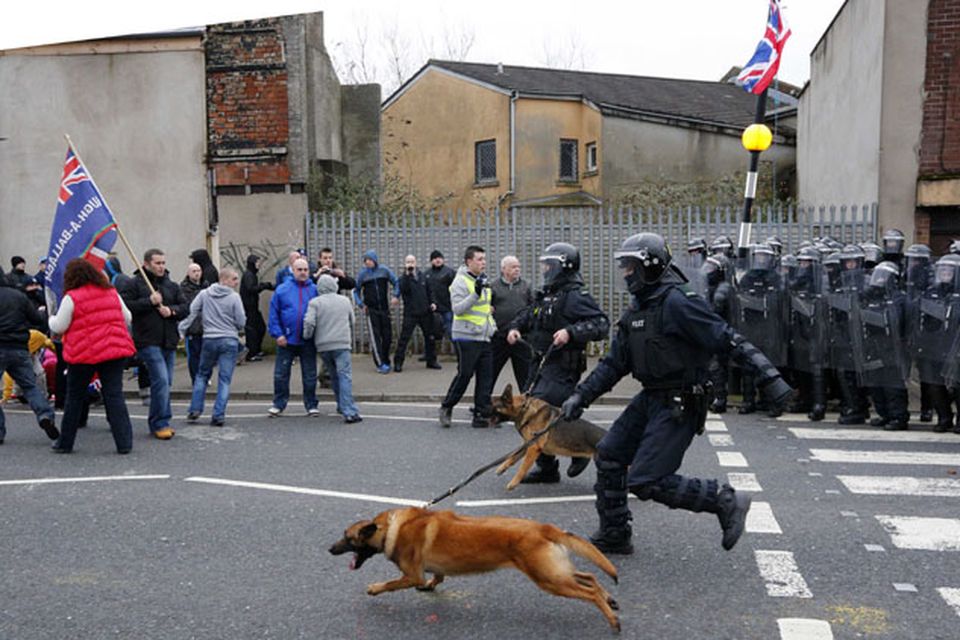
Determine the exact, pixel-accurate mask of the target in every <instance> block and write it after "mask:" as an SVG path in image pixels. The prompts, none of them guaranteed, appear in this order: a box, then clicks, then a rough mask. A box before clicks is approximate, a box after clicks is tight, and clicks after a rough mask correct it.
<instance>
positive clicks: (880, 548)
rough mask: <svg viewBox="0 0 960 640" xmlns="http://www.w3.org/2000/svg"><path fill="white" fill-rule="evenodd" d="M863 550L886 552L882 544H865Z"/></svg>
mask: <svg viewBox="0 0 960 640" xmlns="http://www.w3.org/2000/svg"><path fill="white" fill-rule="evenodd" d="M863 548H864V549H866V550H867V551H886V549H884V548H883V545H882V544H865V545H863Z"/></svg>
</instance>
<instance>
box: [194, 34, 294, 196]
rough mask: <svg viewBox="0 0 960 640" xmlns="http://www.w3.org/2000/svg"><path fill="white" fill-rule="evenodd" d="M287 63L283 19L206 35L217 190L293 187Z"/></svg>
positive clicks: (209, 127)
mask: <svg viewBox="0 0 960 640" xmlns="http://www.w3.org/2000/svg"><path fill="white" fill-rule="evenodd" d="M285 57H286V56H285V52H284V42H283V32H282V29H281V23H280V19H279V18H269V19H264V20H251V21H247V22H239V23H228V24H219V25H213V26H211V27H209V28H208V29H207V40H206V67H207V68H206V73H207V118H208V122H207V137H208V149H209V153H210V160H211V162H212V163H213V167H214V170H215V172H216V181H217V185H218V187H246V186H266V185H285V184H287V183H289V182H290V166H289V163H288V152H289V137H290V131H289V127H290V125H289V113H288V103H289V100H288V93H287V78H288V69H287V63H286V59H285Z"/></svg>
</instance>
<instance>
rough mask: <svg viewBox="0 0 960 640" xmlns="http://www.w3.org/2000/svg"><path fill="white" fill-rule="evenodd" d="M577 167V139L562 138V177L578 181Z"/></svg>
mask: <svg viewBox="0 0 960 640" xmlns="http://www.w3.org/2000/svg"><path fill="white" fill-rule="evenodd" d="M578 177H579V175H578V169H577V141H576V140H566V139H563V138H561V139H560V179H561V180H564V181H572V182H576V181H577V179H578Z"/></svg>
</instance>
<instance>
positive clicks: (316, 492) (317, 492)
mask: <svg viewBox="0 0 960 640" xmlns="http://www.w3.org/2000/svg"><path fill="white" fill-rule="evenodd" d="M184 480H185V481H186V482H202V483H206V484H218V485H227V486H231V487H244V488H247V489H266V490H267V491H283V492H286V493H301V494H305V495H310V496H324V497H327V498H344V499H347V500H362V501H365V502H382V503H384V504H398V505H402V506H407V507H422V506H425V505H426V502H424V501H423V500H407V499H405V498H390V497H386V496H375V495H368V494H364V493H346V492H343V491H327V490H326V489H309V488H307V487H293V486H290V485H284V484H267V483H264V482H245V481H242V480H223V479H221V478H205V477H203V476H193V477H190V478H184Z"/></svg>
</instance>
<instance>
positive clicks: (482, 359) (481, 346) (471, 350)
mask: <svg viewBox="0 0 960 640" xmlns="http://www.w3.org/2000/svg"><path fill="white" fill-rule="evenodd" d="M453 349H454V351H456V352H457V375H456V377H455V378H454V379H453V381H452V382H451V383H450V388H449V389H447V395H446V397H444V399H443V402H442V403H441V406H442V407H444V408H447V409H452V408H453V407H454V406H456V404H457V403H458V402H460V398H462V397H463V393H464V392H465V391H466V390H467V385H468V384H470V378H472V377H473V376H474V374H476V376H477V380H476V384H475V386H474V389H473V397H474V400H473V414H474V417H475V418H481V417H483V418H486V417H489V416H490V413H491V407H490V394H491V393H493V352H492V351H491V350H490V343H489V342H472V341H467V340H454V342H453Z"/></svg>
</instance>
